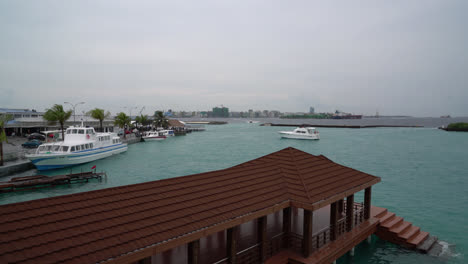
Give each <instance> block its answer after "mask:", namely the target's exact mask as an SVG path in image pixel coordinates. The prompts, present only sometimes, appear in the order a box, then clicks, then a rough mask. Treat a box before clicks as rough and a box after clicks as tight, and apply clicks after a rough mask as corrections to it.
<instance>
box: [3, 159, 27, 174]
mask: <svg viewBox="0 0 468 264" xmlns="http://www.w3.org/2000/svg"><path fill="white" fill-rule="evenodd" d="M31 169H34V165H33V164H32V162H31V161H29V160H24V161H20V162H17V163H14V164H9V165H5V166H1V167H0V177H3V176H8V175H12V174H15V173H19V172H23V171H27V170H31Z"/></svg>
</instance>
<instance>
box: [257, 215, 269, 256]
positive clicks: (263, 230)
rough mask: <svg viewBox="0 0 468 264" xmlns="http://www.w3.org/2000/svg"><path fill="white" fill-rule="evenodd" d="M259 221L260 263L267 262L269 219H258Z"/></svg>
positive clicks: (264, 217)
mask: <svg viewBox="0 0 468 264" xmlns="http://www.w3.org/2000/svg"><path fill="white" fill-rule="evenodd" d="M257 221H258V237H257V238H258V243H259V244H260V247H259V252H258V253H259V254H258V255H259V256H260V263H263V262H265V260H266V259H267V246H268V241H267V217H266V216H262V217H260V218H258V219H257Z"/></svg>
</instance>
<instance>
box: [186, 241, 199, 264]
mask: <svg viewBox="0 0 468 264" xmlns="http://www.w3.org/2000/svg"><path fill="white" fill-rule="evenodd" d="M187 254H188V258H187V259H188V264H198V263H199V261H198V259H199V256H200V239H198V240H195V241H192V242H190V243H189V244H188V251H187Z"/></svg>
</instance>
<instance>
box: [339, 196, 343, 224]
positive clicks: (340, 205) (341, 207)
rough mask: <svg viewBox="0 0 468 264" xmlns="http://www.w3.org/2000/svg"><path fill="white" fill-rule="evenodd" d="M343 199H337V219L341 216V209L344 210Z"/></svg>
mask: <svg viewBox="0 0 468 264" xmlns="http://www.w3.org/2000/svg"><path fill="white" fill-rule="evenodd" d="M343 207H344V200H343V199H341V200H339V201H338V219H340V218H341V215H342V214H343V211H344V208H343Z"/></svg>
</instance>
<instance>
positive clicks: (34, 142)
mask: <svg viewBox="0 0 468 264" xmlns="http://www.w3.org/2000/svg"><path fill="white" fill-rule="evenodd" d="M41 144H42V141H40V140H38V139H32V140H30V141H27V142H24V143H23V144H21V146H23V148H37V147H39V146H40V145H41Z"/></svg>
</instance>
